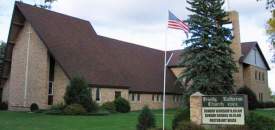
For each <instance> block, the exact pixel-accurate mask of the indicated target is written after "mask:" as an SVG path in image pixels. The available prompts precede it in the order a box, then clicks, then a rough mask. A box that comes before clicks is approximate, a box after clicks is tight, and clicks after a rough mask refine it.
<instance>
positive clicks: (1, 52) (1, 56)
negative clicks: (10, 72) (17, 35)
mask: <svg viewBox="0 0 275 130" xmlns="http://www.w3.org/2000/svg"><path fill="white" fill-rule="evenodd" d="M0 44H1V45H0V74H2V67H3V63H4V54H5V48H6V45H7V43H5V42H4V41H0Z"/></svg>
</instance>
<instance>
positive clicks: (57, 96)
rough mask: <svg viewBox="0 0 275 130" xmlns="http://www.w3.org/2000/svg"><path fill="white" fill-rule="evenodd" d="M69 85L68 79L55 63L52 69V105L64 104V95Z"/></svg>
mask: <svg viewBox="0 0 275 130" xmlns="http://www.w3.org/2000/svg"><path fill="white" fill-rule="evenodd" d="M69 83H70V79H69V78H68V76H67V75H66V74H65V73H64V71H63V70H62V68H61V67H60V65H59V64H58V63H57V62H55V68H54V92H53V104H56V103H58V102H64V99H63V97H64V94H65V90H66V87H67V85H68V84H69Z"/></svg>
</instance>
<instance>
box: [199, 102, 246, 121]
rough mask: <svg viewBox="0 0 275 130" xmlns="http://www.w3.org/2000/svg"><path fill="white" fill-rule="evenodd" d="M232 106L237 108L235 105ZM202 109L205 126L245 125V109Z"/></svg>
mask: <svg viewBox="0 0 275 130" xmlns="http://www.w3.org/2000/svg"><path fill="white" fill-rule="evenodd" d="M231 105H233V106H236V104H235V103H233V104H231ZM202 109H203V110H202V123H203V124H213V125H215V124H237V125H243V124H244V108H243V107H208V108H207V107H204V108H202Z"/></svg>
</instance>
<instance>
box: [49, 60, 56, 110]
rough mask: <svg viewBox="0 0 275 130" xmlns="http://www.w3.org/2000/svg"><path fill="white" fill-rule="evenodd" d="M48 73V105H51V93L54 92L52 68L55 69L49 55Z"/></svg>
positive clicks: (53, 61)
mask: <svg viewBox="0 0 275 130" xmlns="http://www.w3.org/2000/svg"><path fill="white" fill-rule="evenodd" d="M49 57H50V71H49V92H48V105H53V91H54V87H53V84H54V67H55V60H54V58H53V57H52V56H51V55H50V56H49Z"/></svg>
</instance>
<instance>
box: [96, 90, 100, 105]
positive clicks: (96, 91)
mask: <svg viewBox="0 0 275 130" xmlns="http://www.w3.org/2000/svg"><path fill="white" fill-rule="evenodd" d="M97 89H98V90H99V100H97ZM95 101H96V102H100V101H101V89H100V88H96V91H95Z"/></svg>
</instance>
